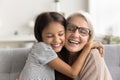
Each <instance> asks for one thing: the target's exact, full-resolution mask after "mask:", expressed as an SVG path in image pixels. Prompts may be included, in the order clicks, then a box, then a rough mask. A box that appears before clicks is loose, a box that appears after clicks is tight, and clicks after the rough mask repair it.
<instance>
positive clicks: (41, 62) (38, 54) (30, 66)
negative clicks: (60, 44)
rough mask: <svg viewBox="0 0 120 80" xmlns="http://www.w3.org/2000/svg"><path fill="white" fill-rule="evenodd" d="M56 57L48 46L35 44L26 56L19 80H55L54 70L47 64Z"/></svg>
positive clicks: (40, 43)
mask: <svg viewBox="0 0 120 80" xmlns="http://www.w3.org/2000/svg"><path fill="white" fill-rule="evenodd" d="M57 57H58V56H57V54H56V52H55V51H54V50H53V49H52V48H51V47H50V46H49V45H47V44H45V43H43V42H39V43H36V44H35V45H34V46H33V47H32V50H31V52H30V53H29V55H28V59H27V61H26V64H25V66H24V68H23V70H22V72H21V74H20V77H19V80H55V77H54V70H53V69H52V68H51V67H50V66H48V64H47V63H48V62H50V61H52V60H53V59H55V58H57Z"/></svg>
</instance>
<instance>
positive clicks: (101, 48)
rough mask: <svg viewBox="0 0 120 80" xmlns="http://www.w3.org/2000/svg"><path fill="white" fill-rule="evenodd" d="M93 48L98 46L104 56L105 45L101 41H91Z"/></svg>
mask: <svg viewBox="0 0 120 80" xmlns="http://www.w3.org/2000/svg"><path fill="white" fill-rule="evenodd" d="M91 43H92V44H91V48H97V49H98V50H99V52H100V54H101V56H102V57H103V56H104V45H103V44H102V43H101V42H100V41H93V42H91Z"/></svg>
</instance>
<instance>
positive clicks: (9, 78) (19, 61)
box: [0, 48, 30, 80]
mask: <svg viewBox="0 0 120 80" xmlns="http://www.w3.org/2000/svg"><path fill="white" fill-rule="evenodd" d="M29 51H30V48H12V49H11V48H10V49H4V48H3V49H0V80H15V79H16V77H18V75H19V73H20V71H21V70H22V69H23V66H24V64H25V61H26V59H27V55H28V53H29Z"/></svg>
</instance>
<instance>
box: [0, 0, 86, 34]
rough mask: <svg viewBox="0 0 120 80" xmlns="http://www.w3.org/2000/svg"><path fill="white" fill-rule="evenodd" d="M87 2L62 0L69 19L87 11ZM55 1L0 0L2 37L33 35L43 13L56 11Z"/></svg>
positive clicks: (63, 8) (62, 5)
mask: <svg viewBox="0 0 120 80" xmlns="http://www.w3.org/2000/svg"><path fill="white" fill-rule="evenodd" d="M87 3H88V2H87V0H60V4H61V9H62V11H63V12H64V13H65V16H66V17H67V16H68V15H69V14H71V13H73V12H75V11H78V10H80V9H82V10H85V11H87V10H88V9H87ZM54 10H55V3H54V0H0V36H10V35H14V34H15V35H17V34H18V35H22V34H31V33H33V32H32V29H33V28H31V27H30V26H32V25H33V21H34V19H35V17H36V15H37V14H39V13H41V12H43V11H54Z"/></svg>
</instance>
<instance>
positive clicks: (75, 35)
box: [65, 17, 90, 53]
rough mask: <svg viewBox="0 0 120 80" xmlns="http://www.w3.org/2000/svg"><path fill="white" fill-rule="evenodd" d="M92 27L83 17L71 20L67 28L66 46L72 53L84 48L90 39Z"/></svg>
mask: <svg viewBox="0 0 120 80" xmlns="http://www.w3.org/2000/svg"><path fill="white" fill-rule="evenodd" d="M89 28H90V27H89V26H88V23H87V22H86V21H85V20H84V19H83V18H81V17H74V18H72V19H71V20H70V21H69V24H68V26H67V30H66V40H65V47H66V49H67V50H68V51H70V52H71V53H76V52H79V51H81V50H82V49H83V47H84V46H85V45H86V43H87V42H88V39H89V33H90V29H89Z"/></svg>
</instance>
